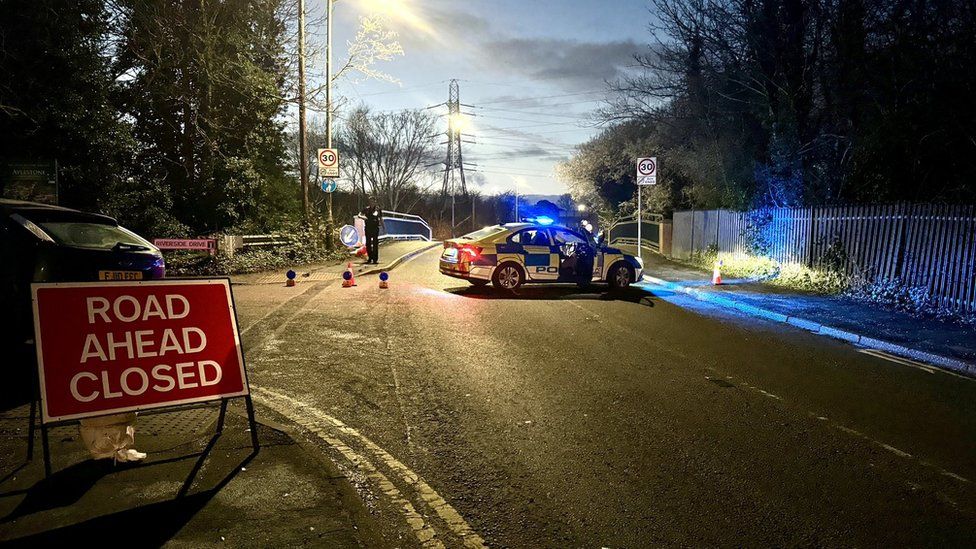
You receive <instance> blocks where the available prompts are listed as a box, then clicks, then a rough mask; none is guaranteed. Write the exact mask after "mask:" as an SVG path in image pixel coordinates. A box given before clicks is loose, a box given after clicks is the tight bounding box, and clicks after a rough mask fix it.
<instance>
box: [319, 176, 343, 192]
mask: <svg viewBox="0 0 976 549" xmlns="http://www.w3.org/2000/svg"><path fill="white" fill-rule="evenodd" d="M338 188H339V183H338V182H337V181H336V180H335V179H325V180H323V181H322V192H326V193H333V192H335V190H336V189H338Z"/></svg>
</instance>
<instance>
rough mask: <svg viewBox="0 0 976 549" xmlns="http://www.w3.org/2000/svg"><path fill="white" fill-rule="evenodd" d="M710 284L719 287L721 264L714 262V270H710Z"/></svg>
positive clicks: (720, 282)
mask: <svg viewBox="0 0 976 549" xmlns="http://www.w3.org/2000/svg"><path fill="white" fill-rule="evenodd" d="M712 284H714V285H715V286H719V285H721V284H722V262H721V261H716V262H715V268H714V269H712Z"/></svg>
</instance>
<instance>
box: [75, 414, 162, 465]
mask: <svg viewBox="0 0 976 549" xmlns="http://www.w3.org/2000/svg"><path fill="white" fill-rule="evenodd" d="M135 422H136V414H135V413H128V414H115V415H110V416H102V417H95V418H88V419H83V420H81V424H80V425H79V427H78V430H79V431H80V432H81V440H82V442H84V444H85V447H86V448H88V452H89V453H91V456H92V458H94V459H107V458H112V459H113V460H115V461H117V462H118V461H139V460H141V459H145V457H146V454H144V453H142V452H137V451H135V450H134V449H132V448H131V446H132V445H133V444H134V443H135V435H136V429H135Z"/></svg>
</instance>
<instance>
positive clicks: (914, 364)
mask: <svg viewBox="0 0 976 549" xmlns="http://www.w3.org/2000/svg"><path fill="white" fill-rule="evenodd" d="M858 352H860V353H864V354H866V355H871V356H873V357H877V358H880V359H884V360H887V361H888V362H894V363H895V364H901V365H902V366H908V367H910V368H916V369H918V370H923V371H925V372H928V373H930V374H946V375H950V376H955V377H958V378H959V379H965V380H967V381H974V379H973V378H971V377H968V376H964V375H961V374H957V373H956V372H953V371H951V370H946V369H944V368H938V367H935V366H931V365H929V364H925V363H924V362H918V361H917V360H912V359H910V358H905V357H901V356H897V355H893V354H890V353H886V352H884V351H879V350H877V349H859V350H858Z"/></svg>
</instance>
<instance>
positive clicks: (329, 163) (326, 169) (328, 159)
mask: <svg viewBox="0 0 976 549" xmlns="http://www.w3.org/2000/svg"><path fill="white" fill-rule="evenodd" d="M318 159H319V177H321V178H324V179H330V178H334V177H339V151H338V150H336V149H319V154H318Z"/></svg>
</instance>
